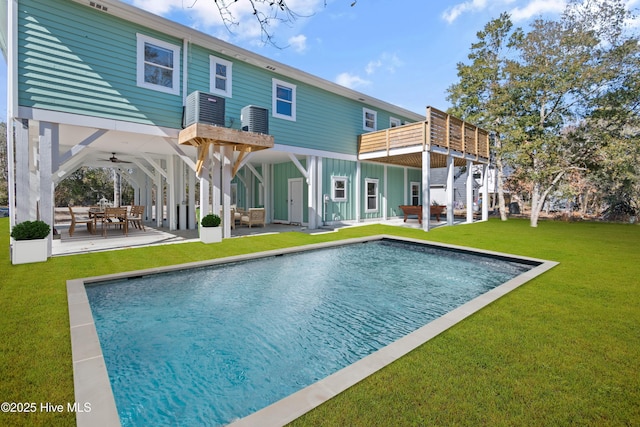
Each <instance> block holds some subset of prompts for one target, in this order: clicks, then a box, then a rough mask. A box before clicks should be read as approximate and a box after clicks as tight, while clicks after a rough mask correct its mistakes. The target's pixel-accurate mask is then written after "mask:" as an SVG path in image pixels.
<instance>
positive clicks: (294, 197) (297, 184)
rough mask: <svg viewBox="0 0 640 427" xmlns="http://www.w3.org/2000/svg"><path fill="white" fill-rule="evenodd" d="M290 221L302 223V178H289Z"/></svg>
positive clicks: (291, 222)
mask: <svg viewBox="0 0 640 427" xmlns="http://www.w3.org/2000/svg"><path fill="white" fill-rule="evenodd" d="M287 201H288V203H289V223H290V224H302V178H294V179H290V180H289V196H288V197H287Z"/></svg>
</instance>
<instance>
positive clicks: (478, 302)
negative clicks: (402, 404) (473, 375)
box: [67, 234, 558, 427]
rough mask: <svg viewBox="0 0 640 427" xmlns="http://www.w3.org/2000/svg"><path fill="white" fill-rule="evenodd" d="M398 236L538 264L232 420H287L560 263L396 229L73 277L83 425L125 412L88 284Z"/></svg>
mask: <svg viewBox="0 0 640 427" xmlns="http://www.w3.org/2000/svg"><path fill="white" fill-rule="evenodd" d="M384 239H390V240H397V241H402V242H410V243H416V244H421V245H428V246H434V247H438V248H442V249H447V250H454V251H463V252H470V253H476V254H482V255H487V256H491V257H496V258H501V259H508V260H514V261H519V262H525V263H529V264H532V265H535V266H534V267H533V268H531V269H530V270H528V271H526V272H524V273H522V274H520V275H518V276H516V277H514V278H512V279H511V280H509V281H507V282H505V283H503V284H501V285H499V286H496V287H495V288H493V289H491V290H490V291H488V292H486V293H484V294H482V295H480V296H478V297H476V298H474V299H472V300H471V301H469V302H467V303H465V304H463V305H462V306H460V307H458V308H456V309H454V310H452V311H450V312H448V313H446V314H445V315H443V316H441V317H439V318H437V319H435V320H433V321H431V322H429V323H428V324H426V325H425V326H423V327H421V328H419V329H417V330H416V331H414V332H412V333H410V334H408V335H405V336H404V337H402V338H400V339H398V340H397V341H394V342H393V343H391V344H389V345H387V346H385V347H383V348H381V349H380V350H377V351H376V352H374V353H372V354H370V355H368V356H366V357H364V358H363V359H360V360H359V361H357V362H355V363H353V364H351V365H349V366H347V367H345V368H342V369H341V370H339V371H337V372H335V373H334V374H332V375H329V376H328V377H326V378H324V379H322V380H320V381H318V382H316V383H314V384H311V385H309V386H308V387H305V388H303V389H302V390H299V391H297V392H296V393H293V394H291V395H289V396H287V397H285V398H283V399H281V400H279V401H277V402H275V403H273V404H271V405H269V406H267V407H265V408H263V409H261V410H259V411H257V412H254V413H253V414H251V415H248V416H246V417H244V418H241V419H238V420H236V421H234V422H232V423H230V424H229V426H230V427H231V426H233V427H244V426H255V425H260V426H264V427H268V426H282V425H285V424H287V423H289V422H291V421H293V420H295V419H296V418H298V417H300V416H301V415H303V414H304V413H306V412H308V411H310V410H312V409H313V408H315V407H317V406H319V405H321V404H322V403H324V402H326V401H327V400H329V399H331V398H332V397H335V396H336V395H338V394H339V393H341V392H343V391H345V390H346V389H348V388H349V387H351V386H353V385H355V384H356V383H358V382H359V381H361V380H363V379H364V378H366V377H368V376H369V375H371V374H373V373H375V372H376V371H378V370H380V369H382V368H383V367H385V366H386V365H388V364H390V363H392V362H394V361H395V360H397V359H399V358H400V357H402V356H404V355H406V354H407V353H409V352H410V351H412V350H414V349H415V348H417V347H419V346H420V345H422V344H424V343H426V342H427V341H429V340H430V339H431V338H434V337H435V336H437V335H439V334H440V333H442V332H444V331H445V330H447V329H449V328H450V327H452V326H453V325H455V324H456V323H458V322H460V321H462V320H464V319H466V318H467V317H469V316H470V315H472V314H473V313H475V312H477V311H479V310H480V309H482V308H484V307H486V306H487V305H489V304H490V303H492V302H493V301H496V300H497V299H499V298H500V297H502V296H503V295H505V294H507V293H509V292H511V291H512V290H514V289H516V288H517V287H519V286H521V285H523V284H524V283H526V282H528V281H529V280H532V279H533V278H535V277H537V276H539V275H540V274H542V273H544V272H546V271H548V270H550V269H551V268H553V267H555V266H556V265H558V263H557V262H555V261H548V260H542V259H537V258H530V257H524V256H519V255H513V254H507V253H502V252H495V251H487V250H483V249H476V248H470V247H465V246H458V245H451V244H443V243H438V242H432V241H428V240H421V239H412V238H407V237H399V236H394V235H386V234H383V235H376V236H368V237H362V238H355V239H345V240H337V241H332V242H324V243H317V244H311V245H302V246H294V247H289V248H284V249H276V250H270V251H264V252H256V253H251V254H244V255H235V256H230V257H225V258H217V259H212V260H206V261H197V262H191V263H185V264H176V265H171V266H166V267H157V268H150V269H144V270H137V271H128V272H123V273H116V274H109V275H102V276H93V277H85V278H80V279H72V280H68V281H67V302H68V306H69V325H70V329H71V351H72V359H73V383H74V391H75V402H76V403H77V404H78V405H79V407H81V408H82V407H84V406H83V405H84V404H85V403H88V404H89V406H88V407H90V411H84V412H80V411H78V412H76V423H77V426H78V427H85V426H87V427H89V426H95V425H101V426H120V425H121V423H120V418H119V416H118V411H117V408H116V403H115V398H114V396H113V391H112V389H111V383H110V381H109V375H108V373H107V368H106V364H105V361H104V358H103V355H102V349H101V347H100V340H99V338H98V333H97V330H96V327H95V324H94V321H93V315H92V313H91V307H90V305H89V299H88V297H87V292H86V289H85V285H87V284H89V285H91V284H97V283H99V282H104V281H111V280H118V279H125V278H129V277H136V276H145V275H150V274H158V273H166V272H170V271H177V270H185V269H191V268H198V267H207V266H213V265H219V264H226V263H231V262H242V261H249V260H253V259H259V258H267V257H272V256H276V255H284V254H290V253H296V252H305V251H311V250H317V249H324V248H330V247H336V246H344V245H350V244H355V243H365V242H372V241H378V240H384Z"/></svg>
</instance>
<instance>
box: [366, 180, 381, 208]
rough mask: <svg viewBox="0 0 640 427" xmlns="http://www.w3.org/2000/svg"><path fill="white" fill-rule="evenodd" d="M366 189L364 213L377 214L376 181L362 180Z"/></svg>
mask: <svg viewBox="0 0 640 427" xmlns="http://www.w3.org/2000/svg"><path fill="white" fill-rule="evenodd" d="M364 185H365V187H366V197H367V199H366V203H365V210H364V211H365V212H367V213H368V212H378V180H377V179H371V178H367V179H365V180H364Z"/></svg>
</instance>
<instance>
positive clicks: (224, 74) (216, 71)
mask: <svg viewBox="0 0 640 427" xmlns="http://www.w3.org/2000/svg"><path fill="white" fill-rule="evenodd" d="M209 64H210V65H209V73H210V77H209V92H211V93H213V94H215V95H222V96H226V97H227V98H231V74H232V73H231V71H232V69H231V67H232V65H233V64H232V63H231V62H229V61H226V60H224V59H220V58H216V57H215V56H209Z"/></svg>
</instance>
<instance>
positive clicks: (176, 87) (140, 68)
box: [136, 33, 180, 95]
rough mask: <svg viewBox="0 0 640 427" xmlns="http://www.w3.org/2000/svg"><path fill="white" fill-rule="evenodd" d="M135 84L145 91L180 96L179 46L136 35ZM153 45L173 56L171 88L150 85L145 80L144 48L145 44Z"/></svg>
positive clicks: (154, 84)
mask: <svg viewBox="0 0 640 427" xmlns="http://www.w3.org/2000/svg"><path fill="white" fill-rule="evenodd" d="M136 37H137V58H136V63H137V78H136V81H137V84H138V86H139V87H143V88H146V89H151V90H156V91H159V92H165V93H169V94H172V95H179V94H180V46H176V45H173V44H171V43H167V42H165V41H162V40H158V39H154V38H152V37H149V36H146V35H144V34H140V33H137V34H136ZM147 43H148V44H150V45H154V46H156V47H159V48H162V49H166V50H169V51H171V53H172V55H173V61H172V62H173V68H171V72H172V74H171V87H167V86H162V85H159V84H156V83H150V82H147V81H146V80H145V72H144V66H145V56H144V50H145V49H144V48H145V45H146V44H147Z"/></svg>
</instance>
